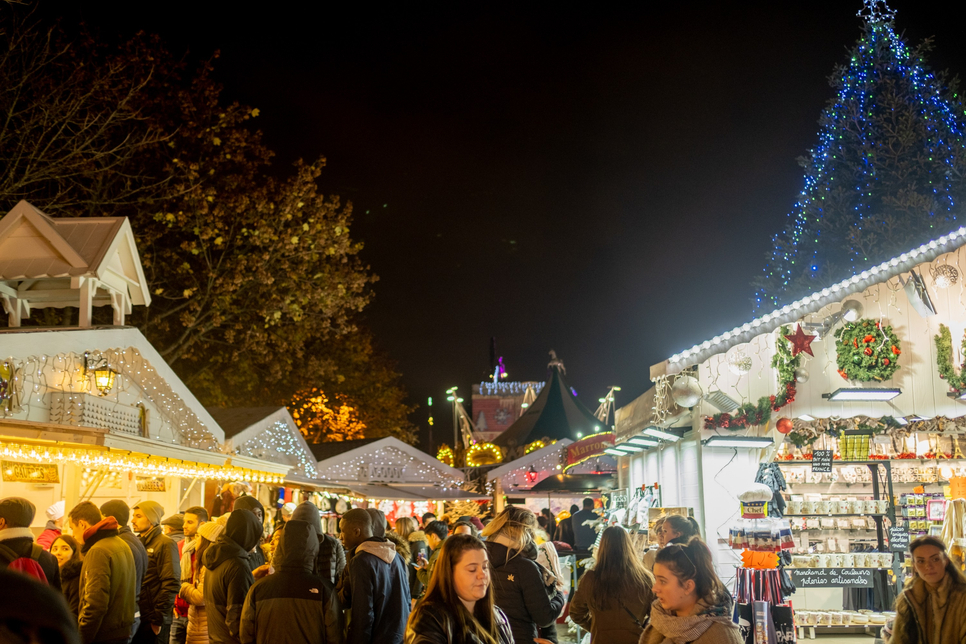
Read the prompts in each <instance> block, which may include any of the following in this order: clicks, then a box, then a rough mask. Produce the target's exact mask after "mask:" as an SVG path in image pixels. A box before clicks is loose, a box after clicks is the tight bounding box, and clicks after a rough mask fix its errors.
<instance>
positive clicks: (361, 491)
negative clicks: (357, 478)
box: [346, 483, 426, 501]
mask: <svg viewBox="0 0 966 644" xmlns="http://www.w3.org/2000/svg"><path fill="white" fill-rule="evenodd" d="M346 487H348V488H349V491H350V492H352V493H353V494H355V495H356V496H360V497H362V498H364V499H387V500H395V501H425V500H426V497H425V496H421V495H419V494H416V493H415V492H408V491H406V490H404V489H401V488H396V487H389V486H388V485H366V484H362V483H355V484H352V485H348V486H346Z"/></svg>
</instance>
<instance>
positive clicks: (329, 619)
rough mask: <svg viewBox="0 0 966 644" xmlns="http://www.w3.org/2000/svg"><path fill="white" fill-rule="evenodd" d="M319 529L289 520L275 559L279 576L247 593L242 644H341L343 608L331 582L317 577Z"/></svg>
mask: <svg viewBox="0 0 966 644" xmlns="http://www.w3.org/2000/svg"><path fill="white" fill-rule="evenodd" d="M318 551H319V540H318V538H317V536H316V532H315V527H314V526H311V525H309V524H308V523H306V522H304V521H297V520H294V519H291V520H289V521H288V522H287V523H286V524H285V530H283V531H282V537H281V539H280V541H279V543H278V547H277V548H276V550H275V555H274V557H273V558H272V567H273V568H275V573H274V574H272V575H269V576H268V577H265V578H264V579H259V580H258V581H256V582H255V585H253V586H252V588H251V590H249V591H248V596H247V598H246V599H245V606H244V608H243V609H242V616H241V641H242V644H303V643H304V642H312V643H313V644H316V643H318V644H342V639H343V638H342V609H341V607H340V606H339V602H338V600H337V599H336V597H335V589H334V588H333V587H332V584H331V583H329V581H328V580H326V579H322V578H321V577H318V576H316V575H315V574H313V571H314V569H315V561H316V556H317V555H318Z"/></svg>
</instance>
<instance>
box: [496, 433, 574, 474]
mask: <svg viewBox="0 0 966 644" xmlns="http://www.w3.org/2000/svg"><path fill="white" fill-rule="evenodd" d="M572 443H573V441H572V440H568V439H566V438H562V439H560V440H559V441H557V442H556V443H552V444H550V445H547V446H546V447H541V448H540V449H535V450H533V451H532V452H530V453H529V454H524V455H523V456H521V457H520V458H518V459H516V460H513V461H508V462H506V463H504V464H503V465H501V466H500V467H494V468H493V469H492V470H490V471H489V472H487V473H486V480H488V481H492V480H494V479H497V478H499V477H501V476H506V475H507V474H509V473H510V472H512V471H514V470H518V469H520V468H521V467H527V466H528V465H530V464H532V463H536V462H537V461H539V460H540V459H541V458H543V457H544V456H547V455H548V454H551V453H553V452H559V451H560V450H561V449H563V448H564V447H566V446H567V445H570V444H572Z"/></svg>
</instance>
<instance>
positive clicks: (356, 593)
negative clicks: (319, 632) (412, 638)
mask: <svg viewBox="0 0 966 644" xmlns="http://www.w3.org/2000/svg"><path fill="white" fill-rule="evenodd" d="M345 578H346V579H345V583H344V584H343V588H342V590H343V592H344V593H345V595H344V596H345V600H344V601H343V603H344V604H347V607H348V608H349V609H350V614H349V631H348V636H347V637H346V641H347V642H349V643H350V644H402V641H403V638H404V637H405V635H406V622H407V621H408V620H409V607H410V605H411V603H412V600H411V598H410V594H409V577H408V575H407V573H406V564H405V562H404V561H403V559H402V557H400V556H399V555H398V554H396V548H395V547H394V546H393V545H392V544H391V543H389V542H388V541H386V539H380V538H379V537H372V538H370V539H367V540H366V541H363V542H362V543H361V544H359V545H358V546H356V549H355V552H354V553H353V555H352V557H351V558H350V559H349V565H348V566H346V574H345Z"/></svg>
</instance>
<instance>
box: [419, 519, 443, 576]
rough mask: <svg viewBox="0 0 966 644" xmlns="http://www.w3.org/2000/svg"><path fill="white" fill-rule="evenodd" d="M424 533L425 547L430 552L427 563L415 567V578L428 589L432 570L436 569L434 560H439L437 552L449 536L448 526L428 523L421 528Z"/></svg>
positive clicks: (441, 523)
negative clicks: (427, 547) (426, 546)
mask: <svg viewBox="0 0 966 644" xmlns="http://www.w3.org/2000/svg"><path fill="white" fill-rule="evenodd" d="M423 532H424V533H426V545H428V546H429V549H430V550H431V551H432V554H430V555H429V561H423V562H421V563H420V565H418V566H416V578H417V579H419V583H421V584H422V585H423V587H426V588H428V587H429V580H430V579H432V578H433V569H434V568H436V560H437V559H439V551H440V550H442V549H443V541H445V540H446V536H447V535H448V534H449V526H447V525H446V522H445V521H430V522H429V525H427V526H426V527H425V528H423Z"/></svg>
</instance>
